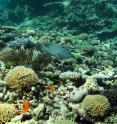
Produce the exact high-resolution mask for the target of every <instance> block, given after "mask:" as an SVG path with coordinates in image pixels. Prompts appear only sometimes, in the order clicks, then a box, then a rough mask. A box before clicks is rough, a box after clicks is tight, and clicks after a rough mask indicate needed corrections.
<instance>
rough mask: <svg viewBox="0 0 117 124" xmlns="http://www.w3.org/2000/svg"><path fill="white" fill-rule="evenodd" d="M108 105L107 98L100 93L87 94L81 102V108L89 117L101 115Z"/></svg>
mask: <svg viewBox="0 0 117 124" xmlns="http://www.w3.org/2000/svg"><path fill="white" fill-rule="evenodd" d="M109 107H110V103H109V102H108V99H107V98H106V97H105V96H102V95H87V96H86V97H85V98H84V100H83V101H82V103H81V108H83V110H85V112H86V115H88V116H91V117H98V116H103V115H104V114H105V112H106V111H107V110H108V109H109Z"/></svg>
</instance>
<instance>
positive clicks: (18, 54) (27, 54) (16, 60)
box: [0, 48, 33, 67]
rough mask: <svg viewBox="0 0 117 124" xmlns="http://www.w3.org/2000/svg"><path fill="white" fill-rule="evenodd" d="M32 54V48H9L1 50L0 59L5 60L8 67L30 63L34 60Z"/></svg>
mask: <svg viewBox="0 0 117 124" xmlns="http://www.w3.org/2000/svg"><path fill="white" fill-rule="evenodd" d="M32 55H33V52H32V50H28V49H26V50H25V49H10V48H8V49H4V50H3V51H1V52H0V60H2V61H4V62H5V64H6V67H10V66H16V65H22V64H30V63H31V61H32Z"/></svg>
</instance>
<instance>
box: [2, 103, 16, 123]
mask: <svg viewBox="0 0 117 124" xmlns="http://www.w3.org/2000/svg"><path fill="white" fill-rule="evenodd" d="M16 112H17V110H16V109H15V107H14V106H12V105H11V104H8V103H2V104H0V124H6V122H8V121H10V120H11V119H12V118H13V117H14V116H15V114H16Z"/></svg>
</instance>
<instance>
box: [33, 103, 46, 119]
mask: <svg viewBox="0 0 117 124" xmlns="http://www.w3.org/2000/svg"><path fill="white" fill-rule="evenodd" d="M44 110H45V105H44V104H43V103H40V104H39V105H38V106H37V107H36V108H35V109H34V110H33V114H34V115H35V116H36V118H37V119H39V118H41V117H43V116H44Z"/></svg>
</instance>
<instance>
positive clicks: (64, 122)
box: [53, 119, 76, 124]
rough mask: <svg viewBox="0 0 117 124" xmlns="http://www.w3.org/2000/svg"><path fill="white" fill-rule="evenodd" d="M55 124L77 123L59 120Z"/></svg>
mask: <svg viewBox="0 0 117 124" xmlns="http://www.w3.org/2000/svg"><path fill="white" fill-rule="evenodd" d="M53 124H76V123H75V122H73V121H72V120H66V119H58V120H55V122H54V123H53Z"/></svg>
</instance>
